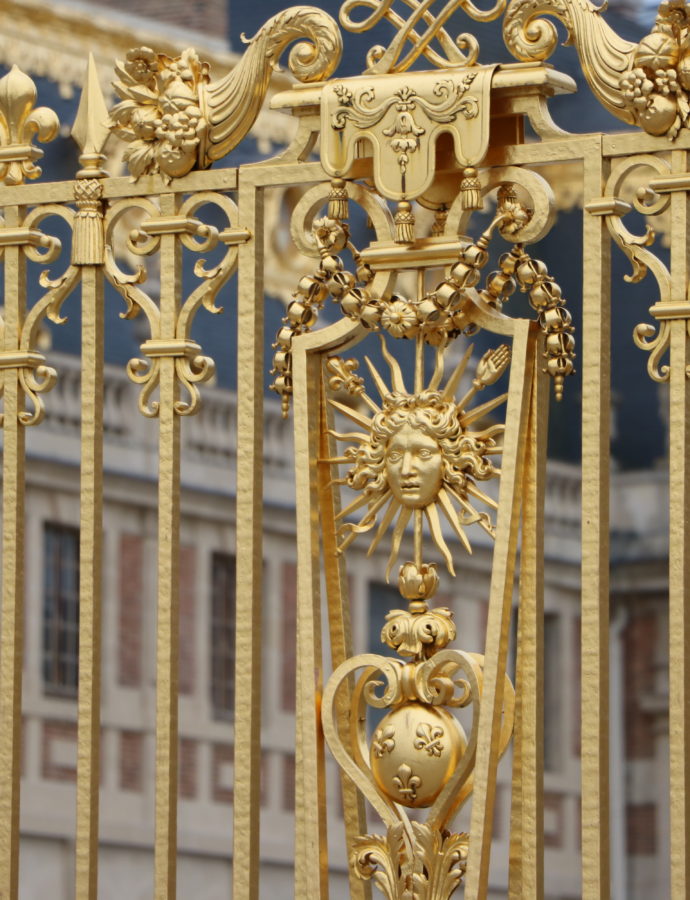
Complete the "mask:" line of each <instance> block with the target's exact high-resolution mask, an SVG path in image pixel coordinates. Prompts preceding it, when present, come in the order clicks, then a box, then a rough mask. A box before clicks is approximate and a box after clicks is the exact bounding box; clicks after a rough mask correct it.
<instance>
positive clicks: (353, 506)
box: [335, 494, 369, 522]
mask: <svg viewBox="0 0 690 900" xmlns="http://www.w3.org/2000/svg"><path fill="white" fill-rule="evenodd" d="M368 502H369V497H368V496H367V495H366V494H360V495H359V497H357V498H355V499H354V500H353V501H352V503H350V504H348V505H347V506H346V507H345V509H341V510H340V512H339V513H338V515H337V516H336V517H335V521H336V522H338V521H339V520H340V519H344V518H345V516H349V515H350V513H353V512H356V511H357V510H358V509H360V508H361V507H362V506H364V505H365V504H366V503H368Z"/></svg>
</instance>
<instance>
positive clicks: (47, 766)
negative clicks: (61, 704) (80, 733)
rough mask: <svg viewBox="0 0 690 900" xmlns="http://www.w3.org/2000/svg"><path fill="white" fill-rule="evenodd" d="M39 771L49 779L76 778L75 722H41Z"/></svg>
mask: <svg viewBox="0 0 690 900" xmlns="http://www.w3.org/2000/svg"><path fill="white" fill-rule="evenodd" d="M41 762H42V765H41V772H42V775H43V777H44V778H48V779H50V780H51V781H76V779H77V725H76V723H75V722H57V721H50V720H48V721H45V722H44V723H43V754H42V761H41Z"/></svg>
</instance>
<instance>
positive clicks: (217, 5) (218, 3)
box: [90, 0, 229, 38]
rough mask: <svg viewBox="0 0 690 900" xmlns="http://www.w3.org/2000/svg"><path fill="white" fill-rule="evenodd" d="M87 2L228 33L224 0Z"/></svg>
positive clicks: (204, 30)
mask: <svg viewBox="0 0 690 900" xmlns="http://www.w3.org/2000/svg"><path fill="white" fill-rule="evenodd" d="M90 3H91V5H92V6H102V7H104V8H106V9H108V8H110V9H116V10H117V11H118V12H123V13H134V14H136V15H138V16H145V17H146V18H148V19H155V20H157V21H160V22H164V23H166V24H168V25H177V26H179V27H182V28H191V29H193V30H194V31H201V32H202V33H204V34H209V35H211V36H212V37H215V38H224V37H227V35H228V27H229V22H228V0H90Z"/></svg>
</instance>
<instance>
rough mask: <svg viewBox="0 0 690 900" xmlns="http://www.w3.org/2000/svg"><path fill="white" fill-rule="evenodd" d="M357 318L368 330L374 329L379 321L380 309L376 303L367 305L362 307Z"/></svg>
mask: <svg viewBox="0 0 690 900" xmlns="http://www.w3.org/2000/svg"><path fill="white" fill-rule="evenodd" d="M359 317H360V319H361V320H362V322H363V323H364V324H365V325H366V326H367V327H368V328H376V326H377V325H378V324H379V322H380V321H381V307H380V306H379V305H378V303H367V304H366V305H365V306H363V307H362V311H361V312H360V314H359Z"/></svg>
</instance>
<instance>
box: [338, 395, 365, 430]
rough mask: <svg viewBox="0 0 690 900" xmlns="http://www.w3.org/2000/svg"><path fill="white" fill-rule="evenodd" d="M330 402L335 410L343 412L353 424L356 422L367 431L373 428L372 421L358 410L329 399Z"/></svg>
mask: <svg viewBox="0 0 690 900" xmlns="http://www.w3.org/2000/svg"><path fill="white" fill-rule="evenodd" d="M328 402H329V403H330V404H331V406H332V407H333V408H334V409H337V410H338V412H341V413H342V414H343V415H344V416H347V417H348V419H352V421H353V422H356V423H357V424H358V425H361V426H362V428H366V429H367V431H369V430H370V428H371V419H369V418H367V416H365V415H364V414H363V413H361V412H358V411H357V410H356V409H352V408H351V407H350V406H345V404H344V403H339V402H338V401H337V400H333V399H331V398H330V397H329V399H328Z"/></svg>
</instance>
